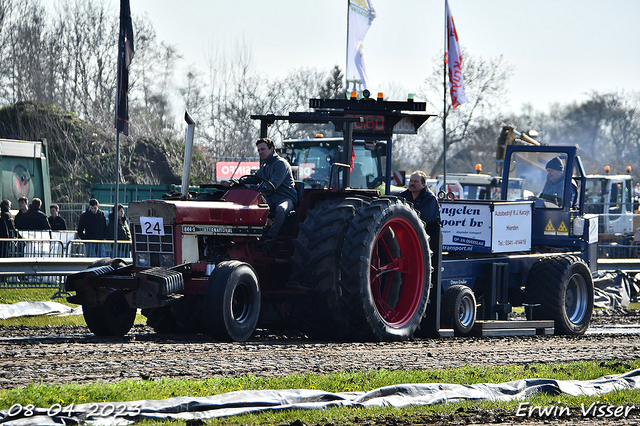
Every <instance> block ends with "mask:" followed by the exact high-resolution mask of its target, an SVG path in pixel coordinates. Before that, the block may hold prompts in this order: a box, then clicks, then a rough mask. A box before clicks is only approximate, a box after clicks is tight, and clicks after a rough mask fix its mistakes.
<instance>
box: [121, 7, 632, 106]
mask: <svg viewBox="0 0 640 426" xmlns="http://www.w3.org/2000/svg"><path fill="white" fill-rule="evenodd" d="M372 2H373V6H374V8H375V11H376V15H377V17H376V18H375V20H374V21H373V24H372V25H371V28H370V29H369V32H368V33H367V36H366V38H365V40H364V47H365V61H366V66H367V71H368V74H369V80H370V88H371V91H372V92H373V93H375V92H377V91H380V90H381V89H382V90H385V88H389V87H393V86H401V87H404V88H406V89H407V92H408V91H412V90H415V89H416V88H417V87H420V86H421V85H422V84H423V82H424V80H425V79H426V77H427V76H428V75H430V74H431V72H432V69H433V65H434V58H436V57H437V56H438V55H439V53H440V52H442V50H443V48H444V22H445V20H444V0H372ZM130 4H131V11H132V13H133V15H134V16H135V15H143V14H146V15H147V17H148V19H149V20H150V21H151V23H152V24H153V26H154V28H155V30H156V32H157V35H158V38H159V40H163V41H165V42H168V43H170V44H172V45H174V46H175V47H177V49H178V51H179V52H180V53H181V54H182V55H183V56H184V60H183V63H184V64H187V65H188V64H196V65H197V66H199V67H200V68H201V69H202V70H203V71H204V70H205V62H204V56H205V54H206V52H208V51H211V49H222V48H224V49H227V50H232V49H233V48H234V46H236V45H238V44H242V45H246V46H247V47H249V48H250V49H251V52H252V57H253V61H254V63H255V66H256V70H257V71H258V72H259V73H263V74H264V75H265V76H268V77H270V78H274V77H283V76H285V75H287V74H288V73H289V72H291V71H292V70H294V69H297V68H301V67H314V68H318V69H327V70H329V69H331V68H333V67H334V66H335V65H338V66H340V68H341V69H342V70H343V72H344V68H345V61H346V34H347V0H234V1H231V0H180V1H177V2H176V1H169V0H130ZM449 6H450V8H451V12H452V14H453V18H454V20H455V23H456V28H457V30H458V35H459V38H460V43H461V45H462V47H463V48H464V49H466V50H467V51H468V52H469V53H471V54H472V55H474V56H475V57H476V58H483V59H486V60H488V59H490V58H496V57H498V56H499V55H503V56H504V62H505V63H507V64H509V65H512V66H513V67H514V68H515V70H514V74H513V76H512V77H511V79H510V81H509V84H508V89H509V91H510V99H511V101H510V104H509V108H510V109H512V110H514V111H516V112H517V111H519V110H520V107H521V105H522V104H524V103H530V104H532V105H533V106H534V107H535V108H536V109H539V110H542V111H545V112H547V111H548V108H549V105H550V104H552V103H555V102H559V103H561V104H567V103H570V102H573V101H578V102H580V101H583V100H585V99H586V98H587V96H586V94H588V93H590V92H592V91H597V92H600V93H605V92H615V91H623V90H624V91H639V90H640V22H639V21H640V0H536V1H525V0H450V2H449ZM134 30H135V29H134ZM463 73H464V68H463Z"/></svg>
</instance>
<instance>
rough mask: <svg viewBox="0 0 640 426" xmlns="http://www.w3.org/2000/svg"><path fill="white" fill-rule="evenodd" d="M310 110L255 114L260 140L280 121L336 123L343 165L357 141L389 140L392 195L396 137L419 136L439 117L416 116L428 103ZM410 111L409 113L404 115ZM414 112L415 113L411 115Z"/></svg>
mask: <svg viewBox="0 0 640 426" xmlns="http://www.w3.org/2000/svg"><path fill="white" fill-rule="evenodd" d="M309 107H310V108H314V109H315V111H314V112H290V113H289V115H274V114H267V115H252V116H251V119H253V120H260V137H261V138H266V137H267V133H268V132H267V131H268V128H269V126H270V125H272V124H273V123H275V122H276V121H289V122H290V123H329V122H331V123H333V125H334V126H335V129H336V131H338V132H342V134H343V135H344V147H343V148H344V149H343V155H344V158H343V159H342V163H343V164H350V163H351V158H350V156H351V148H352V146H353V139H354V138H358V139H364V140H385V141H386V142H387V162H386V165H385V168H386V172H385V190H386V193H387V194H388V193H389V191H390V186H391V173H390V172H389V171H390V170H391V151H392V139H391V137H392V135H393V134H417V133H418V129H419V128H420V126H422V124H424V122H425V121H427V119H429V117H433V116H435V114H416V113H415V112H416V111H426V109H427V103H426V102H415V101H414V100H413V99H412V98H409V99H407V100H406V101H385V100H383V99H382V98H378V99H377V100H373V99H369V98H363V99H309ZM403 111H408V112H403ZM411 112H413V113H411ZM342 182H343V185H344V186H345V187H347V186H349V185H350V170H349V168H347V167H343V168H342Z"/></svg>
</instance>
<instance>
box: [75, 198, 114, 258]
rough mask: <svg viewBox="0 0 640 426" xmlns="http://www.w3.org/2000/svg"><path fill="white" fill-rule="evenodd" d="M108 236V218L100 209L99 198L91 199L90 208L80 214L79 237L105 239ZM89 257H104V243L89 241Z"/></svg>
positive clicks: (83, 238) (82, 238)
mask: <svg viewBox="0 0 640 426" xmlns="http://www.w3.org/2000/svg"><path fill="white" fill-rule="evenodd" d="M106 237H107V219H106V217H105V215H104V212H103V211H102V210H100V204H99V203H98V200H96V199H95V198H92V199H91V200H89V208H87V210H86V211H85V212H84V213H82V214H81V215H80V220H79V222H78V238H80V239H81V240H104V239H105V238H106ZM86 247H87V256H88V257H104V255H105V249H104V244H100V243H87V245H86Z"/></svg>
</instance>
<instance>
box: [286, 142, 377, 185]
mask: <svg viewBox="0 0 640 426" xmlns="http://www.w3.org/2000/svg"><path fill="white" fill-rule="evenodd" d="M343 142H344V140H343V138H313V139H295V140H285V141H284V142H283V148H281V149H280V154H281V155H283V156H285V157H286V158H287V159H288V161H289V163H290V164H291V166H292V167H293V168H294V174H295V170H297V180H299V181H301V182H303V183H304V186H305V188H314V189H317V188H329V187H331V186H332V184H333V185H335V182H336V178H337V176H333V182H332V176H331V170H332V168H333V165H334V164H335V163H336V162H341V161H342V159H343V157H344V154H343V147H342V145H343ZM352 148H353V154H352V158H353V161H352V163H353V168H352V169H351V179H350V185H349V186H350V187H351V188H357V189H377V190H382V189H383V186H382V185H383V183H384V175H385V166H386V155H387V154H386V143H385V142H383V141H364V140H354V141H353V143H352ZM334 170H335V169H334ZM334 173H335V172H334Z"/></svg>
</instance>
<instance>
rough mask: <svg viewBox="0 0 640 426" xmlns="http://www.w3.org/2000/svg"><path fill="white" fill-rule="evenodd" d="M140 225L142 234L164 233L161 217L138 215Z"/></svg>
mask: <svg viewBox="0 0 640 426" xmlns="http://www.w3.org/2000/svg"><path fill="white" fill-rule="evenodd" d="M140 225H141V227H142V233H143V234H144V235H164V224H163V221H162V218H161V217H140Z"/></svg>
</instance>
